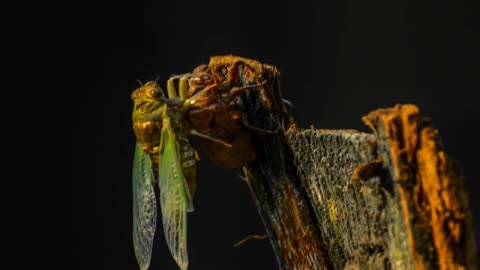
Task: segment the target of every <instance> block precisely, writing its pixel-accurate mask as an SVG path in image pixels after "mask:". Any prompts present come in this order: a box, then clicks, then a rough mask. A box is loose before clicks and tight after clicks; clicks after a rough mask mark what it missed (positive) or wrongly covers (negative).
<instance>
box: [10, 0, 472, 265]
mask: <svg viewBox="0 0 480 270" xmlns="http://www.w3.org/2000/svg"><path fill="white" fill-rule="evenodd" d="M387 2H388V3H387ZM474 14H475V13H474V9H473V6H471V5H470V4H469V3H467V2H462V1H455V2H454V3H449V4H445V3H440V2H439V1H380V0H378V1H323V2H318V3H315V4H313V3H311V2H302V1H287V2H283V3H279V2H278V1H265V2H261V3H260V2H256V1H248V0H247V1H237V2H227V1H224V2H217V3H211V2H206V1H191V2H189V1H158V0H157V1H135V2H133V1H132V2H122V1H112V2H102V3H100V2H99V3H87V2H85V1H77V2H73V3H61V4H59V3H56V4H53V3H52V4H49V3H43V2H42V3H38V4H31V3H25V2H17V4H16V6H11V7H7V14H6V15H7V16H6V18H7V31H6V36H4V42H3V44H5V45H7V49H6V50H5V51H4V52H6V58H8V60H11V61H7V62H6V63H7V68H8V70H10V71H11V70H13V71H14V72H15V75H14V76H15V77H13V79H12V77H6V79H5V80H4V87H5V90H4V92H5V93H6V94H7V95H6V97H5V104H8V105H9V107H5V108H8V109H7V113H6V116H7V121H8V127H7V130H8V133H9V141H8V142H7V145H8V148H9V154H8V166H7V167H8V172H9V179H8V181H7V183H8V185H7V188H8V191H7V200H8V201H7V206H8V208H9V212H8V223H9V225H10V226H12V227H13V229H12V230H11V231H9V232H10V233H9V236H13V237H14V243H13V248H12V249H11V250H12V251H13V252H14V254H13V255H12V257H11V258H10V260H9V261H12V262H14V265H15V266H14V267H16V268H17V269H24V268H26V265H28V264H32V265H35V266H38V267H45V266H46V269H52V268H57V267H58V268H62V269H138V268H137V266H136V261H135V258H134V255H133V249H132V244H131V226H132V223H131V207H132V206H131V163H132V156H133V148H134V141H135V138H134V136H133V133H132V130H131V120H130V114H131V109H132V102H131V99H130V93H131V91H132V90H133V89H134V88H136V87H138V83H137V82H136V80H137V79H139V80H141V81H144V82H145V81H147V80H152V79H155V78H156V77H157V76H158V77H159V82H164V81H166V79H167V78H168V76H169V75H170V74H172V73H182V72H187V71H190V70H192V69H193V67H195V66H197V65H199V64H201V63H206V62H208V59H209V57H210V56H213V55H223V54H235V55H240V56H244V57H248V58H253V59H257V60H259V61H261V62H265V63H269V64H272V65H276V66H277V67H278V69H279V70H280V71H281V73H282V77H281V78H282V89H283V94H284V97H285V98H287V99H288V100H290V101H291V102H292V103H293V104H294V106H295V107H294V108H293V109H292V110H291V113H292V114H293V115H294V117H295V118H296V120H297V122H298V123H299V125H300V126H302V127H310V125H311V124H313V125H315V127H318V128H331V129H342V128H353V129H358V130H361V131H365V132H369V130H368V128H366V127H365V126H364V125H363V124H362V121H361V119H360V118H361V116H363V115H365V114H367V113H368V112H370V111H372V110H375V109H377V108H382V107H390V106H394V105H395V104H398V103H414V104H416V105H418V106H419V107H420V109H421V111H422V113H423V114H424V115H428V116H430V117H431V118H432V119H433V121H434V124H435V126H436V127H437V128H438V129H439V131H440V136H441V138H442V141H443V143H444V148H445V150H446V152H447V153H448V154H449V155H450V156H451V157H453V158H455V159H456V160H458V161H459V162H460V164H461V165H462V168H463V171H464V174H465V176H466V186H467V188H468V190H469V192H470V202H471V207H472V210H473V214H474V216H475V217H478V216H479V215H480V210H479V206H480V205H479V200H478V199H477V198H476V192H478V191H479V184H478V181H477V180H478V176H479V175H478V170H477V171H475V169H477V167H476V165H477V164H476V161H477V160H476V159H477V158H475V156H476V155H478V154H476V153H477V150H478V139H476V137H477V136H478V126H477V119H478V116H479V112H480V109H479V105H478V99H477V98H476V96H477V95H478V94H477V93H476V92H477V91H478V89H479V86H480V83H479V79H478V71H479V69H478V60H479V57H478V56H479V55H478V48H479V46H478V43H476V45H475V40H474V28H473V25H474V18H473V16H474ZM477 35H478V33H477ZM8 83H12V85H11V86H10V85H9V84H8ZM7 85H8V86H7ZM197 172H198V177H197V183H198V191H197V192H198V193H197V197H196V201H195V207H196V211H195V212H194V213H193V214H191V215H190V216H189V242H188V244H189V256H190V268H189V269H192V270H195V269H276V267H277V266H276V262H275V258H274V256H273V253H272V251H271V248H270V245H269V242H268V240H253V241H250V242H247V243H246V244H244V245H242V246H240V247H238V248H234V247H233V244H234V243H236V242H237V241H239V240H241V239H243V238H244V237H246V236H248V235H250V234H263V233H264V229H263V227H262V223H261V220H260V219H259V217H258V215H257V212H256V209H255V207H254V205H253V201H252V200H251V198H250V195H249V192H248V189H247V187H246V185H245V184H244V183H243V182H242V181H241V180H240V179H239V177H238V174H239V173H240V171H235V170H227V169H223V168H218V167H215V166H213V165H212V164H211V163H210V162H209V161H208V160H207V159H206V158H203V159H202V160H201V161H200V162H199V163H198V166H197ZM478 219H479V218H477V222H476V228H477V230H476V231H477V236H476V237H477V240H478V239H479V234H480V230H479V229H478V228H479V222H480V220H478ZM162 237H163V236H162V235H161V234H159V237H158V239H157V241H156V246H155V248H154V255H153V262H152V267H151V269H176V266H175V265H174V263H173V260H172V259H171V256H170V254H169V252H168V250H167V249H166V246H165V244H164V241H163V238H162ZM477 242H478V241H477Z"/></svg>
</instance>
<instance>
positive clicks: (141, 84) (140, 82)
mask: <svg viewBox="0 0 480 270" xmlns="http://www.w3.org/2000/svg"><path fill="white" fill-rule="evenodd" d="M137 82H138V83H139V84H140V86H141V87H143V83H142V81H140V80H139V79H137Z"/></svg>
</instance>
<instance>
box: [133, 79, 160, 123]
mask: <svg viewBox="0 0 480 270" xmlns="http://www.w3.org/2000/svg"><path fill="white" fill-rule="evenodd" d="M131 97H132V100H133V102H134V106H133V114H134V115H135V114H142V113H152V112H154V111H155V110H156V109H158V108H159V107H161V106H162V105H163V104H164V103H165V94H164V93H163V89H162V88H161V87H160V86H159V85H158V84H157V83H156V82H154V81H149V82H147V83H146V84H145V85H142V86H141V87H139V88H137V89H135V91H133V93H132V95H131Z"/></svg>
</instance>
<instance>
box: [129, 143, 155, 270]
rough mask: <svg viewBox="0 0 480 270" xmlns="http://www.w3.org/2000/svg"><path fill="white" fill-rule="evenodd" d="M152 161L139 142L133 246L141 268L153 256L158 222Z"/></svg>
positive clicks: (135, 171) (134, 170) (146, 264)
mask: <svg viewBox="0 0 480 270" xmlns="http://www.w3.org/2000/svg"><path fill="white" fill-rule="evenodd" d="M153 180H154V178H153V172H152V161H151V160H150V156H149V155H148V154H146V153H145V152H144V151H143V149H142V146H141V145H140V144H138V143H137V146H136V148H135V157H134V160H133V247H134V250H135V256H136V257H137V261H138V265H139V266H140V269H141V270H147V269H148V266H149V265H150V258H151V256H152V246H153V236H154V234H155V227H156V224H157V207H156V199H155V192H154V189H153V182H154V181H153Z"/></svg>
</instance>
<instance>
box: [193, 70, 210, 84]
mask: <svg viewBox="0 0 480 270" xmlns="http://www.w3.org/2000/svg"><path fill="white" fill-rule="evenodd" d="M211 80H212V76H210V74H207V73H203V74H199V75H198V76H195V77H192V78H191V79H190V81H191V82H192V83H193V84H195V85H204V84H208V83H210V81H211Z"/></svg>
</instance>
